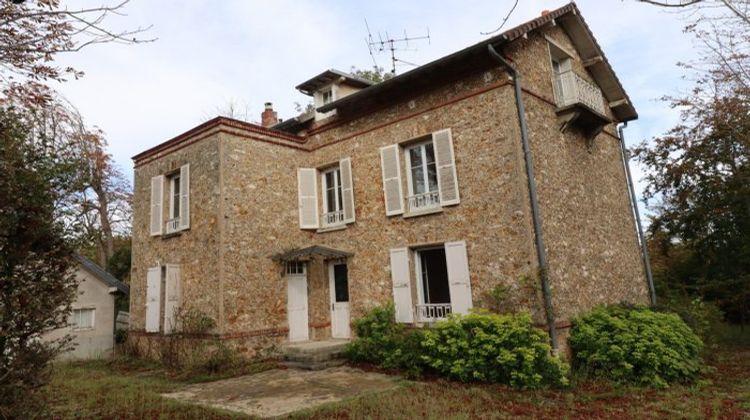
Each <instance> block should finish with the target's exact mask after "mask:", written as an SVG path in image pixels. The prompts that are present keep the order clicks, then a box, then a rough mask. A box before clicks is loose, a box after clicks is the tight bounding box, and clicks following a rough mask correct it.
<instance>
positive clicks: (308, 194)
mask: <svg viewBox="0 0 750 420" xmlns="http://www.w3.org/2000/svg"><path fill="white" fill-rule="evenodd" d="M297 194H298V198H299V226H300V228H302V229H317V228H318V226H319V224H318V171H317V170H316V169H314V168H299V169H297Z"/></svg>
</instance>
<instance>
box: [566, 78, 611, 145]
mask: <svg viewBox="0 0 750 420" xmlns="http://www.w3.org/2000/svg"><path fill="white" fill-rule="evenodd" d="M552 86H553V90H554V94H555V103H556V104H557V114H558V116H560V117H561V118H562V127H561V129H562V131H565V130H566V129H567V128H568V127H569V126H571V125H575V126H577V127H579V128H580V129H582V130H583V133H584V135H585V136H586V139H587V143H588V144H589V146H590V142H591V141H592V140H593V139H594V137H596V136H597V135H598V134H599V133H600V132H601V131H602V129H603V128H604V126H605V125H607V124H609V123H610V122H611V121H610V119H609V118H608V117H607V110H606V106H605V102H604V96H603V95H602V90H601V89H599V87H598V86H596V85H595V84H593V83H591V82H589V81H587V80H586V79H584V78H583V77H581V76H579V75H578V74H576V73H575V72H574V71H572V70H569V71H566V72H563V73H561V74H559V75H555V76H553V77H552Z"/></svg>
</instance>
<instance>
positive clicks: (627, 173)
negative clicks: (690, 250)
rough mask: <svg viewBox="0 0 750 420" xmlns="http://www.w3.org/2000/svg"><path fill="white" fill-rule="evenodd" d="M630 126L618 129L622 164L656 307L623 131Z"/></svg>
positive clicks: (621, 126)
mask: <svg viewBox="0 0 750 420" xmlns="http://www.w3.org/2000/svg"><path fill="white" fill-rule="evenodd" d="M627 126H628V123H627V121H626V122H624V123H622V125H620V126H619V127H618V128H617V132H618V134H619V135H620V149H621V150H622V162H623V165H625V178H626V179H627V181H628V190H630V205H631V207H632V208H633V213H634V214H635V224H636V226H637V227H638V241H640V244H641V259H642V260H643V268H644V270H645V271H646V280H647V281H648V292H649V295H650V297H651V304H652V305H656V290H655V289H654V277H653V275H652V274H651V262H650V261H649V256H648V244H647V243H646V240H645V239H644V237H643V225H642V224H641V215H640V211H638V199H637V198H636V196H635V188H634V187H633V177H632V175H630V153H628V150H627V149H626V148H625V135H624V134H623V130H624V129H625V127H627Z"/></svg>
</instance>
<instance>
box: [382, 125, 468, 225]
mask: <svg viewBox="0 0 750 420" xmlns="http://www.w3.org/2000/svg"><path fill="white" fill-rule="evenodd" d="M402 160H403V167H402ZM380 165H381V169H382V175H383V195H384V201H385V214H386V216H394V215H397V214H404V215H405V216H404V217H407V216H413V215H421V214H430V213H434V212H436V211H440V208H442V207H446V206H453V205H456V204H458V203H459V202H460V198H459V193H458V177H457V175H456V159H455V155H454V150H453V134H452V132H451V129H449V128H448V129H443V130H439V131H435V132H434V133H432V134H430V135H429V136H425V137H424V138H422V139H417V140H416V141H410V142H408V143H407V142H404V143H396V144H391V145H388V146H384V147H381V148H380ZM404 170H406V189H404V188H403V186H402V180H403V177H402V176H401V173H402V172H403V171H404Z"/></svg>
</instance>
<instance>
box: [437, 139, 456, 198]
mask: <svg viewBox="0 0 750 420" xmlns="http://www.w3.org/2000/svg"><path fill="white" fill-rule="evenodd" d="M432 143H433V145H434V148H435V163H436V165H437V173H438V191H440V205H442V206H450V205H454V204H458V203H459V201H460V199H459V196H458V177H457V176H456V160H455V157H454V154H453V136H452V134H451V130H450V128H448V129H446V130H440V131H436V132H434V133H432Z"/></svg>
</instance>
